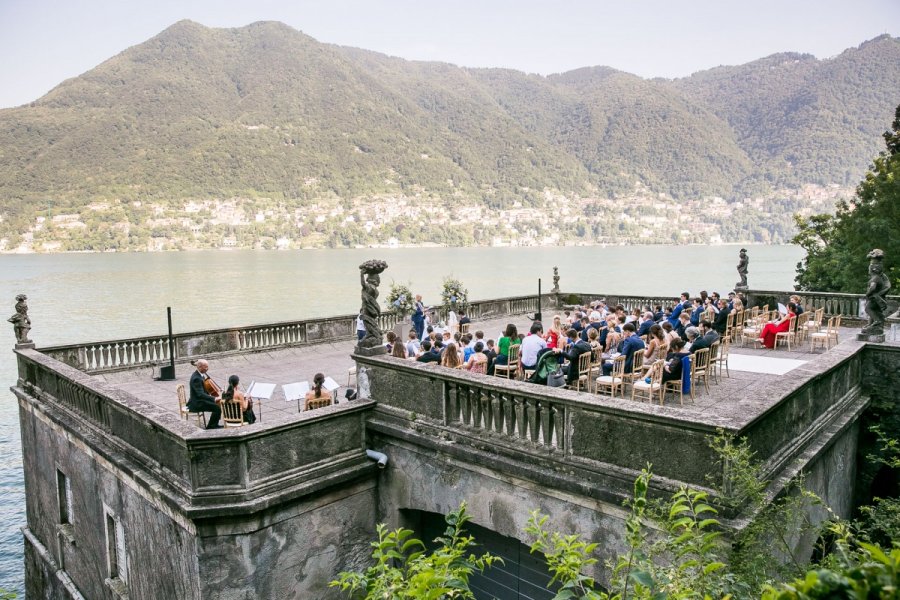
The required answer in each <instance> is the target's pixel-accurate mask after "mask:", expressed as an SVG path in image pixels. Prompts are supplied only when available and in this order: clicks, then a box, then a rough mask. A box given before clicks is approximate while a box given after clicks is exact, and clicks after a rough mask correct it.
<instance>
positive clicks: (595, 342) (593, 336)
mask: <svg viewBox="0 0 900 600" xmlns="http://www.w3.org/2000/svg"><path fill="white" fill-rule="evenodd" d="M582 341H584V340H582ZM587 342H588V344H590V346H591V349H592V350H599V351H600V352H601V353H602V352H603V346H601V345H600V332H599V331H597V330H596V329H594V328H593V327H592V328H591V329H590V330H588V339H587Z"/></svg>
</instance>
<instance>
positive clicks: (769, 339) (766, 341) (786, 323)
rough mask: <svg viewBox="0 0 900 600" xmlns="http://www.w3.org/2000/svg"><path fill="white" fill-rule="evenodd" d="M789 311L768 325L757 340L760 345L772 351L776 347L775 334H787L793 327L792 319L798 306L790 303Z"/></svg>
mask: <svg viewBox="0 0 900 600" xmlns="http://www.w3.org/2000/svg"><path fill="white" fill-rule="evenodd" d="M787 309H788V311H787V314H785V315H784V316H782V317H781V318H780V319H778V320H775V321H770V322H768V323H766V326H765V327H763V329H762V332H761V333H760V334H759V339H758V340H756V341H757V342H758V343H760V344H762V345H763V346H765V347H766V348H769V349H770V350H771V349H772V348H774V347H775V334H777V333H784V332H786V331H787V330H788V327H790V326H791V317H792V316H796V314H797V312H796V311H797V305H796V304H794V303H793V302H788V305H787Z"/></svg>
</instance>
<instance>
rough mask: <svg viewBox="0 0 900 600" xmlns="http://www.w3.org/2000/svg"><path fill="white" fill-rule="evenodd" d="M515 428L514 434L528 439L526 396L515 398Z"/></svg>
mask: <svg viewBox="0 0 900 600" xmlns="http://www.w3.org/2000/svg"><path fill="white" fill-rule="evenodd" d="M516 429H517V434H516V435H517V436H518V437H519V438H521V439H523V440H525V439H528V400H527V399H526V398H516Z"/></svg>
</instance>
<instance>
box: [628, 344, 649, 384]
mask: <svg viewBox="0 0 900 600" xmlns="http://www.w3.org/2000/svg"><path fill="white" fill-rule="evenodd" d="M644 350H646V348H644V349H641V350H635V351H634V354H632V355H631V356H632V358H631V371H629V372H628V373H625V374H624V375H623V377H624V378H625V383H630V384H632V385H633V384H634V382H635V381H637V380H638V379H643V378H644V377H645V375H644Z"/></svg>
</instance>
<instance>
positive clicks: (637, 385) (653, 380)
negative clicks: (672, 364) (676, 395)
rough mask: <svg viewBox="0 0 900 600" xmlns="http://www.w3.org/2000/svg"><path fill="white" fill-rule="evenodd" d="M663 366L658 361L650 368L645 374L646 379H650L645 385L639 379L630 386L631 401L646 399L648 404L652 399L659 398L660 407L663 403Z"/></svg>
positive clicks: (661, 362) (642, 380)
mask: <svg viewBox="0 0 900 600" xmlns="http://www.w3.org/2000/svg"><path fill="white" fill-rule="evenodd" d="M663 364H664V362H663V361H661V360H658V361H656V362H655V363H653V364H652V365H651V366H650V370H649V371H648V372H647V378H649V379H650V383H647V382H646V381H645V380H644V379H640V380H638V381H635V382H634V383H632V384H631V399H632V400H634V399H635V397H640V399H641V400H643V399H644V398H646V399H647V401H648V402H653V397H654V396H659V404H660V405H662V403H663V385H662V372H663Z"/></svg>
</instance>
